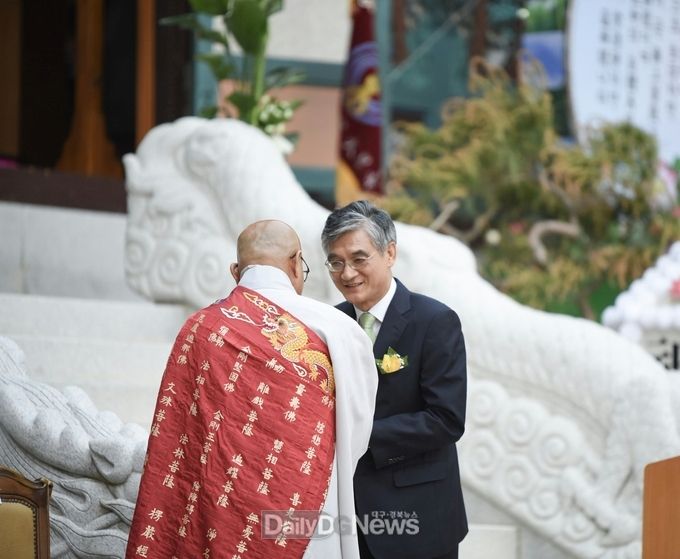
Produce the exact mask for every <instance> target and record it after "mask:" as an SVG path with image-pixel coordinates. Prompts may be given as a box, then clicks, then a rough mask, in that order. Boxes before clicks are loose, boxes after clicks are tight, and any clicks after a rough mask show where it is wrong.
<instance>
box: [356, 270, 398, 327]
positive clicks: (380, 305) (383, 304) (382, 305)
mask: <svg viewBox="0 0 680 559" xmlns="http://www.w3.org/2000/svg"><path fill="white" fill-rule="evenodd" d="M396 291H397V282H396V281H394V278H392V281H391V282H390V287H389V289H388V290H387V293H385V295H384V296H383V298H382V299H380V301H378V302H377V303H376V304H375V305H373V306H372V307H371V308H370V309H368V310H367V311H362V310H360V309H359V308H358V307H356V306H355V307H354V313H355V314H356V317H357V320H358V319H359V317H360V316H361V315H362V314H364V312H370V313H371V314H372V315H373V316H374V317H375V318H376V320H377V322H378V323H379V324H382V322H383V321H384V320H385V313H387V307H389V306H390V303H391V302H392V297H394V294H395V293H396Z"/></svg>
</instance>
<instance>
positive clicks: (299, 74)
mask: <svg viewBox="0 0 680 559" xmlns="http://www.w3.org/2000/svg"><path fill="white" fill-rule="evenodd" d="M304 80H305V73H304V72H303V71H302V70H298V69H296V68H284V67H281V68H274V69H273V70H270V71H269V72H267V75H266V76H265V78H264V87H265V91H269V90H270V89H272V88H274V87H283V86H285V85H291V84H294V83H301V82H303V81H304Z"/></svg>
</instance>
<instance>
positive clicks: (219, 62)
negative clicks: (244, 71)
mask: <svg viewBox="0 0 680 559" xmlns="http://www.w3.org/2000/svg"><path fill="white" fill-rule="evenodd" d="M196 58H197V59H198V60H201V61H202V62H205V63H206V64H207V65H208V66H209V67H210V70H211V71H212V73H213V76H215V79H216V80H217V81H220V80H226V79H227V78H230V77H231V76H232V74H233V73H234V70H235V68H234V65H233V64H230V63H229V62H227V60H226V59H225V57H224V55H222V54H218V53H214V52H206V53H202V54H199V55H198V56H197V57H196Z"/></svg>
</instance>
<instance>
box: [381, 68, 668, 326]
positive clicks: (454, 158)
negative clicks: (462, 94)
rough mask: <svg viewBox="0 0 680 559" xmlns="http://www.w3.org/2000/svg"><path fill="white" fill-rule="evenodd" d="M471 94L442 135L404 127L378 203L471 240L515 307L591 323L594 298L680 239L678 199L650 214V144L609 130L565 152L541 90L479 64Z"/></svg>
mask: <svg viewBox="0 0 680 559" xmlns="http://www.w3.org/2000/svg"><path fill="white" fill-rule="evenodd" d="M526 81H527V82H529V81H530V80H526ZM535 81H536V80H535ZM471 89H472V90H473V91H474V93H475V94H476V96H475V97H472V98H470V99H467V100H460V99H456V100H453V101H451V102H450V103H448V104H447V105H446V107H445V108H444V111H443V117H444V122H443V124H442V126H441V127H440V128H439V129H437V130H429V129H427V128H426V127H424V126H422V125H420V124H403V125H401V128H400V129H401V131H402V134H403V143H402V147H401V148H400V150H399V152H398V153H397V155H396V156H395V157H394V160H393V163H392V165H391V169H390V171H391V180H390V183H389V184H390V194H389V195H388V196H387V197H386V198H385V199H384V201H383V202H382V205H383V206H384V207H385V208H386V209H387V210H388V211H390V212H391V213H392V215H393V217H395V218H396V219H399V220H402V221H407V222H410V223H417V224H420V225H429V226H431V227H433V228H434V229H437V230H439V231H441V232H444V233H448V234H450V235H453V236H455V237H457V238H459V239H461V240H463V241H464V242H466V243H467V244H469V245H470V246H471V247H472V248H473V250H475V252H476V253H477V256H478V259H479V265H480V272H481V273H482V274H483V275H484V276H485V277H486V278H487V279H489V280H490V281H491V282H492V283H494V284H495V285H496V286H497V287H498V288H499V289H501V290H502V291H504V292H506V293H508V294H509V295H511V296H513V297H515V298H516V299H517V300H519V301H521V302H523V303H525V304H528V305H531V306H534V307H537V308H541V309H549V310H555V309H561V310H565V309H569V308H572V309H579V311H580V313H581V314H582V315H584V316H587V317H590V318H595V317H596V315H597V314H598V313H599V312H600V311H601V310H602V307H603V306H604V304H602V303H601V302H599V303H593V301H592V299H593V297H594V295H597V296H598V297H599V298H600V299H601V298H602V297H603V296H608V297H610V298H611V297H613V292H614V290H615V289H619V290H620V289H623V288H625V287H626V286H627V285H628V284H629V283H630V282H631V281H632V280H633V279H635V278H636V277H639V276H640V275H641V274H642V273H643V272H644V270H645V269H646V268H647V267H649V266H650V265H651V264H652V263H653V262H654V261H655V259H656V258H658V257H659V256H660V255H661V254H662V253H663V252H664V251H665V250H666V249H667V247H668V245H669V244H670V243H671V242H672V241H674V240H677V239H680V219H678V218H680V207H678V205H677V204H678V202H677V200H676V201H675V204H676V205H675V207H674V208H668V207H666V208H665V209H661V208H659V207H657V206H658V200H659V199H658V192H659V191H660V185H659V179H657V178H656V169H657V150H656V143H655V140H654V138H653V137H651V136H650V135H648V134H646V133H645V132H643V131H642V130H640V129H638V128H636V127H634V126H632V125H631V124H627V123H623V124H607V125H604V126H603V127H601V128H600V129H597V130H592V131H591V132H590V134H589V135H588V141H587V142H586V146H585V147H579V146H577V145H565V144H564V143H563V142H561V141H560V140H559V138H558V137H557V135H556V133H555V130H554V128H553V125H552V122H553V119H552V106H551V102H550V96H549V94H548V93H547V92H545V91H544V90H543V89H542V88H540V87H533V86H531V85H529V83H523V84H521V85H519V86H516V87H515V86H513V85H512V84H511V83H510V81H509V79H508V78H507V76H506V75H505V74H504V73H503V72H502V71H500V70H497V69H493V68H489V67H487V66H485V65H484V64H480V63H479V62H474V64H473V67H472V70H471Z"/></svg>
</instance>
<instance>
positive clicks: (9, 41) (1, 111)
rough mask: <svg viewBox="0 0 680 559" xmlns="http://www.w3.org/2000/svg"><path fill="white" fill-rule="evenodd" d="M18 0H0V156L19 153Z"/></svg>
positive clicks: (19, 38)
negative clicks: (0, 83) (0, 0)
mask: <svg viewBox="0 0 680 559" xmlns="http://www.w3.org/2000/svg"><path fill="white" fill-rule="evenodd" d="M20 34H21V2H20V0H3V1H2V2H0V52H1V53H2V56H0V76H2V80H3V85H2V87H0V122H1V123H2V125H1V126H0V156H1V155H6V156H9V157H12V158H16V157H17V156H18V155H19V115H20V114H21V110H20V109H21V96H20V90H21V87H20V84H21V68H20V60H21V36H20Z"/></svg>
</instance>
